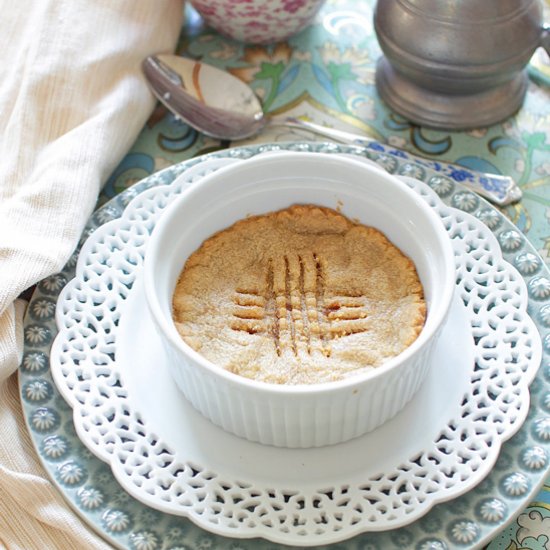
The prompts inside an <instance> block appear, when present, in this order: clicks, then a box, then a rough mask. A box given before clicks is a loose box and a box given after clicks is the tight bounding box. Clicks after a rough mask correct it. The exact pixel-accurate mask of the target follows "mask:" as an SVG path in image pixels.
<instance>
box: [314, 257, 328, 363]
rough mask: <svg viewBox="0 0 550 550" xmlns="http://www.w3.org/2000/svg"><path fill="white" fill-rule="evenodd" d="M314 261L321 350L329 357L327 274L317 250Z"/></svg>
mask: <svg viewBox="0 0 550 550" xmlns="http://www.w3.org/2000/svg"><path fill="white" fill-rule="evenodd" d="M313 261H314V262H315V301H316V306H317V308H316V309H317V320H318V322H319V338H320V339H321V350H322V352H323V353H324V354H325V355H326V356H327V357H330V354H331V349H330V345H329V343H328V337H329V336H330V320H329V319H328V317H327V315H326V311H325V276H324V273H323V266H322V264H321V260H320V259H319V257H318V256H317V254H316V253H315V252H314V253H313ZM327 325H328V328H327Z"/></svg>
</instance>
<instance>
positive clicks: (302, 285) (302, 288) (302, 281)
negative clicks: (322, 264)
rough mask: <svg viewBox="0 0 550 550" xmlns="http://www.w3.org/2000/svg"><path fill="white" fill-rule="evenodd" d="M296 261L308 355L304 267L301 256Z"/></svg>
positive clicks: (309, 340) (309, 342)
mask: <svg viewBox="0 0 550 550" xmlns="http://www.w3.org/2000/svg"><path fill="white" fill-rule="evenodd" d="M298 263H299V264H300V275H299V278H298V288H299V290H300V307H301V312H302V324H303V327H304V335H305V337H306V346H307V353H308V355H311V329H310V326H309V317H308V312H307V302H306V283H305V267H304V260H303V258H302V256H298Z"/></svg>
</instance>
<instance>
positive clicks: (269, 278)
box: [265, 260, 281, 357]
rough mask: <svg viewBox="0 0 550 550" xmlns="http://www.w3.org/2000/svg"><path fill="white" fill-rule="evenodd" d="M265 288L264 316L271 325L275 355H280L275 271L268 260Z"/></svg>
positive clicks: (271, 262)
mask: <svg viewBox="0 0 550 550" xmlns="http://www.w3.org/2000/svg"><path fill="white" fill-rule="evenodd" d="M265 286H266V289H265V294H266V295H265V301H266V306H265V307H266V316H267V318H268V319H269V322H270V325H271V330H270V333H271V337H272V339H273V343H274V345H275V351H276V352H277V355H278V356H279V357H280V356H281V340H280V338H281V337H280V334H279V310H278V308H277V301H276V299H275V273H274V270H273V261H272V260H269V263H268V266H267V275H266V285H265Z"/></svg>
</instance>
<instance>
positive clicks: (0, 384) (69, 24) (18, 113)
mask: <svg viewBox="0 0 550 550" xmlns="http://www.w3.org/2000/svg"><path fill="white" fill-rule="evenodd" d="M182 17H183V0H140V1H138V2H132V1H129V0H40V1H36V0H18V1H17V2H14V1H13V0H0V22H1V27H0V31H1V32H0V61H1V63H0V67H1V69H0V71H1V76H2V78H1V79H0V123H1V126H0V128H1V129H0V548H1V547H2V545H3V546H4V547H6V548H8V549H10V550H12V549H17V550H19V549H21V550H33V549H37V550H38V549H40V550H42V549H46V550H50V549H52V550H57V549H65V548H67V549H70V550H74V549H76V548H78V549H81V548H82V549H86V548H93V549H101V548H108V547H109V546H108V545H107V544H105V543H104V542H102V541H100V539H99V538H98V537H97V536H96V535H94V534H92V533H91V531H89V530H88V529H87V527H85V526H84V524H83V523H82V521H81V520H80V519H79V518H78V517H77V516H76V515H75V514H74V513H73V512H72V511H71V510H70V508H69V507H68V506H67V504H66V503H65V501H64V499H63V497H62V496H61V495H60V494H59V492H58V491H57V489H56V488H55V487H54V485H53V484H52V483H51V482H50V481H49V479H48V477H47V475H46V473H45V472H44V470H43V468H42V467H41V465H40V463H39V460H38V459H37V456H36V453H35V451H34V449H33V446H32V443H31V440H30V438H29V436H28V433H27V430H26V427H25V424H24V420H23V417H22V414H21V407H20V402H19V392H18V387H17V379H16V374H14V373H15V371H16V370H17V367H18V364H19V360H20V355H21V351H22V318H23V314H24V308H25V302H24V301H22V300H18V299H17V297H18V296H19V295H20V293H21V292H22V291H24V290H25V289H27V288H28V287H30V286H32V285H33V284H34V283H36V282H38V281H40V280H41V279H43V278H44V277H46V276H48V275H50V274H52V273H55V272H57V271H59V270H60V269H61V268H62V267H63V265H64V264H65V262H66V261H67V260H68V258H69V256H70V254H71V252H72V251H73V250H74V247H75V246H76V244H77V242H78V238H79V236H80V234H81V232H82V229H83V227H84V224H85V222H86V220H87V218H88V217H89V215H90V214H91V212H92V210H93V208H94V205H95V202H96V199H97V196H98V193H99V191H100V188H101V185H102V184H103V183H104V182H105V180H106V178H107V177H108V176H109V174H110V172H111V171H112V170H113V169H114V167H115V166H116V165H117V163H118V162H119V161H120V160H121V158H122V157H123V155H124V154H125V152H126V151H127V150H128V149H129V147H130V146H131V145H132V143H133V141H134V140H135V138H136V137H137V135H138V133H139V131H140V130H141V128H142V126H143V124H144V123H145V121H146V119H147V117H148V115H149V114H150V112H151V110H152V108H153V106H154V100H153V97H152V95H151V93H150V92H149V90H148V89H147V86H146V84H145V82H144V80H143V78H142V76H141V70H140V63H141V60H142V59H143V58H144V57H145V56H147V55H149V54H151V53H155V52H167V51H173V50H174V47H175V45H176V43H177V38H178V35H179V31H180V29H181V23H182Z"/></svg>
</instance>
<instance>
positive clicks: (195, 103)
mask: <svg viewBox="0 0 550 550" xmlns="http://www.w3.org/2000/svg"><path fill="white" fill-rule="evenodd" d="M142 69H143V73H144V75H145V77H146V79H147V81H148V83H149V86H150V88H151V91H152V92H153V94H154V95H155V96H156V97H157V98H158V99H159V101H160V102H161V103H162V104H163V105H165V106H166V107H167V108H168V110H170V111H171V112H172V113H174V114H175V115H176V116H178V117H179V118H181V119H182V120H183V121H184V122H186V123H187V124H189V126H191V127H193V128H195V129H196V130H198V131H200V132H202V133H204V134H206V135H208V136H211V137H214V138H217V139H223V140H239V139H244V138H247V137H250V136H253V135H256V134H258V133H259V132H260V131H261V130H262V129H263V128H264V127H265V126H266V125H267V124H270V125H276V126H287V127H291V128H299V129H302V130H309V131H310V132H313V133H314V134H317V135H320V136H324V137H326V138H328V139H330V140H332V141H336V142H339V143H346V144H350V145H358V146H363V147H367V148H376V147H377V146H378V147H380V146H382V144H380V142H377V141H376V140H374V139H372V138H370V137H368V136H362V135H358V134H353V133H350V132H344V131H341V130H335V129H333V128H327V127H325V126H321V125H320V124H315V123H313V122H308V121H305V120H301V119H298V118H294V117H286V118H282V119H274V118H270V117H269V116H266V115H265V114H264V112H263V110H262V106H261V103H260V100H259V99H258V97H257V96H256V94H255V93H254V91H253V90H252V89H251V88H250V87H249V86H248V85H247V84H246V83H244V82H243V81H241V80H240V79H238V78H237V77H235V76H233V75H232V74H230V73H227V72H225V71H223V70H221V69H218V68H216V67H213V66H211V65H206V64H204V63H200V62H198V61H194V60H192V59H187V58H184V57H180V56H177V55H168V54H166V55H164V54H163V55H152V56H149V57H147V58H146V59H144V60H143V63H142ZM382 147H383V146H382ZM392 151H394V152H400V150H399V149H398V148H397V147H391V148H390V150H389V151H388V152H389V153H390V154H391V152H392ZM403 152H404V151H403ZM406 154H407V155H408V157H409V158H410V159H411V160H413V161H415V162H419V163H420V164H422V165H423V166H430V167H432V168H436V169H438V168H439V170H441V169H442V168H447V169H449V170H453V169H454V170H456V171H460V173H462V174H467V175H468V177H467V178H466V179H465V180H464V181H462V182H461V183H463V184H464V185H465V186H467V187H469V188H470V189H472V190H473V191H476V192H477V193H479V194H480V195H482V196H483V197H485V198H487V199H488V200H490V201H491V202H493V203H495V204H498V205H506V204H510V203H512V202H515V201H518V200H519V199H521V189H520V188H519V187H518V186H517V184H516V183H515V182H514V180H513V179H512V178H511V177H509V176H501V175H497V174H488V173H483V172H476V171H474V170H469V169H467V168H465V167H463V166H459V165H456V164H451V163H446V162H442V161H439V160H438V161H432V160H430V159H426V158H423V157H420V156H418V155H414V154H412V153H409V152H408V151H406Z"/></svg>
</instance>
